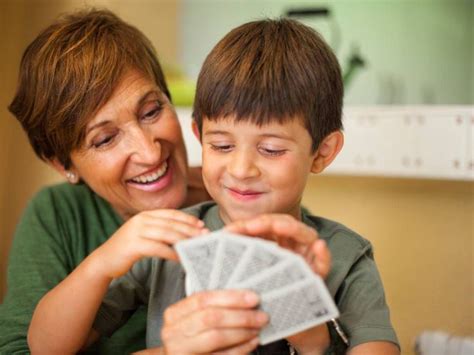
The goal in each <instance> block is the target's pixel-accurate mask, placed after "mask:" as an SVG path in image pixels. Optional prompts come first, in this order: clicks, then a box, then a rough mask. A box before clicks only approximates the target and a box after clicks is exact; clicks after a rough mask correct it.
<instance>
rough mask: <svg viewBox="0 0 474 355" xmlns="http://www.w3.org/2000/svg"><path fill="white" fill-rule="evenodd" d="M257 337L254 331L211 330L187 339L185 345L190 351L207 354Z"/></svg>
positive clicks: (256, 331)
mask: <svg viewBox="0 0 474 355" xmlns="http://www.w3.org/2000/svg"><path fill="white" fill-rule="evenodd" d="M257 335H258V330H255V329H213V330H210V331H207V332H205V333H202V334H200V335H199V336H197V337H195V338H192V339H188V344H187V345H188V346H190V347H191V348H192V349H199V351H200V352H202V353H209V352H215V351H216V350H218V351H219V350H220V349H230V348H232V347H235V346H238V345H240V344H242V343H246V342H249V341H251V340H253V339H255V337H256V336H257Z"/></svg>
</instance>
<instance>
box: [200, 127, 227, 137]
mask: <svg viewBox="0 0 474 355" xmlns="http://www.w3.org/2000/svg"><path fill="white" fill-rule="evenodd" d="M217 134H230V133H229V132H227V131H223V130H220V129H211V130H208V131H206V132H204V135H205V136H208V135H209V136H210V135H217Z"/></svg>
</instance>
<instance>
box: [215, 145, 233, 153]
mask: <svg viewBox="0 0 474 355" xmlns="http://www.w3.org/2000/svg"><path fill="white" fill-rule="evenodd" d="M210 146H211V149H212V150H216V151H218V152H224V153H225V152H230V151H231V150H232V145H231V144H210Z"/></svg>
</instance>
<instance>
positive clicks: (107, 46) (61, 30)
mask: <svg viewBox="0 0 474 355" xmlns="http://www.w3.org/2000/svg"><path fill="white" fill-rule="evenodd" d="M128 69H135V70H138V71H141V72H142V73H143V74H144V75H147V76H148V77H149V78H151V79H154V80H155V82H156V84H157V85H158V87H159V88H160V89H161V90H162V91H163V93H164V94H166V95H167V96H168V98H170V94H169V91H168V88H167V86H166V82H165V79H164V75H163V72H162V70H161V67H160V64H159V62H158V59H157V57H156V53H155V50H154V48H153V46H152V44H151V42H150V41H149V40H148V39H147V38H146V37H145V35H143V33H141V32H140V31H139V30H138V29H137V28H135V27H133V26H131V25H129V24H127V23H125V22H124V21H122V20H121V19H120V18H118V17H117V16H116V15H114V14H113V13H112V12H110V11H106V10H87V11H80V12H75V13H71V14H69V15H66V16H64V17H62V18H61V19H59V20H58V21H57V22H55V23H53V24H52V25H50V26H49V27H47V28H46V29H45V30H43V31H42V32H41V33H40V34H39V35H38V36H37V37H36V38H35V39H34V40H33V42H31V44H30V45H29V46H28V47H27V48H26V50H25V52H24V54H23V58H22V60H21V65H20V74H19V80H18V88H17V92H16V95H15V97H14V99H13V101H12V103H11V104H10V106H9V110H10V112H12V113H13V114H14V115H15V116H16V118H17V119H18V121H20V123H21V125H22V126H23V129H24V130H25V131H26V133H27V135H28V138H29V140H30V143H31V145H32V147H33V149H34V151H35V153H36V154H37V155H38V156H39V157H40V158H41V159H43V160H50V159H53V158H57V159H58V160H59V161H60V162H61V163H62V164H63V165H64V166H65V167H66V168H68V167H69V165H70V153H71V152H72V151H73V150H75V149H78V148H80V147H81V146H82V144H83V142H84V136H85V129H86V125H87V123H88V121H89V120H90V119H91V117H92V116H93V115H94V113H95V112H97V111H98V110H99V109H100V108H101V107H102V106H103V105H104V104H105V103H106V102H107V101H108V100H109V99H110V97H111V96H112V94H113V91H114V89H115V88H116V87H117V85H118V84H119V81H120V80H121V78H122V76H123V74H124V73H125V71H126V70H128Z"/></svg>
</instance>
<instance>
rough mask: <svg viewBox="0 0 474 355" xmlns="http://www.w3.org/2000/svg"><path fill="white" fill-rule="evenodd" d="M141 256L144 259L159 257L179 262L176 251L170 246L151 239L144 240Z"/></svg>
mask: <svg viewBox="0 0 474 355" xmlns="http://www.w3.org/2000/svg"><path fill="white" fill-rule="evenodd" d="M143 241H144V243H143V244H142V245H141V249H140V254H141V256H142V257H159V258H162V259H167V260H173V261H179V258H178V254H177V253H176V250H175V249H174V248H173V247H171V246H169V245H168V244H165V243H161V242H157V241H155V240H151V239H143Z"/></svg>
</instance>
